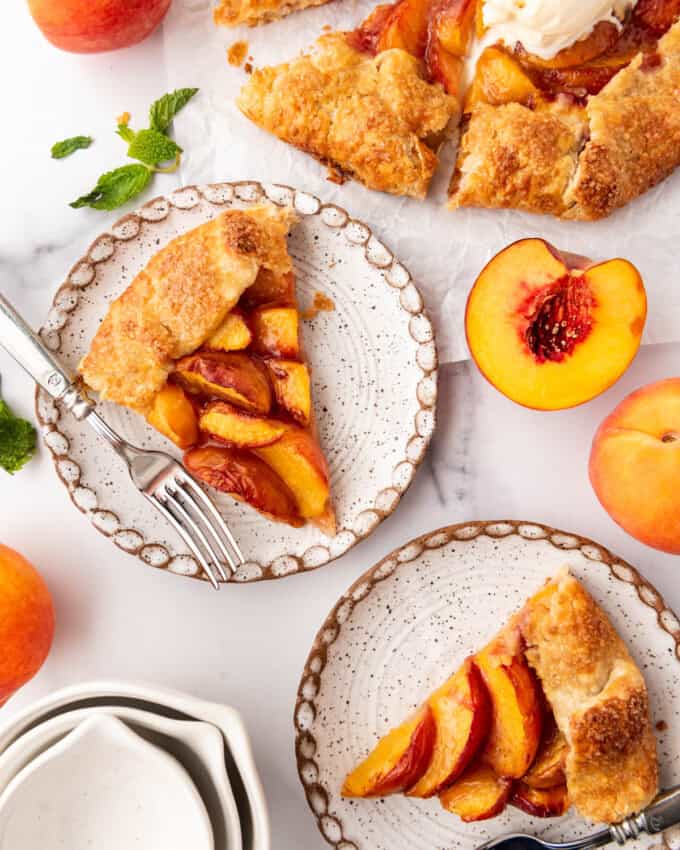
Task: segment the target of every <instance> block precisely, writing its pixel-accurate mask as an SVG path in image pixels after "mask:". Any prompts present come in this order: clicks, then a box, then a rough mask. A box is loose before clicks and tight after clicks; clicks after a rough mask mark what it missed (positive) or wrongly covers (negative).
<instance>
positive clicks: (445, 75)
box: [425, 38, 463, 97]
mask: <svg viewBox="0 0 680 850" xmlns="http://www.w3.org/2000/svg"><path fill="white" fill-rule="evenodd" d="M425 64H426V66H427V72H428V74H429V76H430V79H431V80H433V81H434V82H437V83H441V84H442V86H443V87H444V90H445V91H446V93H447V94H450V95H452V96H454V97H456V96H457V95H458V93H459V91H460V87H461V81H462V78H463V60H462V59H461V58H459V57H458V56H453V55H452V54H451V53H449V52H448V51H447V50H445V48H444V47H443V45H442V43H441V42H440V41H439V39H437V38H432V39H430V41H429V42H428V44H427V50H426V52H425Z"/></svg>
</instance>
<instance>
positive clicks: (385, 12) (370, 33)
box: [347, 3, 394, 56]
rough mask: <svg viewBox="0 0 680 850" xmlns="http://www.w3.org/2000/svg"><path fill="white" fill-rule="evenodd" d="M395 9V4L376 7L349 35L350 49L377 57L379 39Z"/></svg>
mask: <svg viewBox="0 0 680 850" xmlns="http://www.w3.org/2000/svg"><path fill="white" fill-rule="evenodd" d="M393 8H394V4H393V3H383V4H381V5H380V6H376V7H375V9H374V10H373V11H372V12H371V14H370V15H369V16H368V17H367V18H365V19H364V20H363V21H362V22H361V24H359V26H358V27H357V28H356V29H355V30H353V31H352V32H348V33H347V41H348V43H349V45H350V47H353V48H354V49H355V50H360V51H361V52H362V53H370V54H371V55H372V56H375V54H376V53H377V52H378V39H379V38H380V34H381V33H382V31H383V30H384V29H385V26H386V25H387V21H388V19H389V17H390V15H391V14H392V9H393Z"/></svg>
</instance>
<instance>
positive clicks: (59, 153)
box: [51, 136, 92, 159]
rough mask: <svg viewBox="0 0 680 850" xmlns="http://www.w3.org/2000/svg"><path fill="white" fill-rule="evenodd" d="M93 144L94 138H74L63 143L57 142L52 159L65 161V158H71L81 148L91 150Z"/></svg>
mask: <svg viewBox="0 0 680 850" xmlns="http://www.w3.org/2000/svg"><path fill="white" fill-rule="evenodd" d="M91 144H92V136H72V137H71V138H70V139H64V140H63V141H62V142H55V143H54V144H53V145H52V150H51V153H52V159H63V158H64V157H65V156H70V155H71V154H72V153H75V152H76V151H78V150H81V148H89V147H90V145H91Z"/></svg>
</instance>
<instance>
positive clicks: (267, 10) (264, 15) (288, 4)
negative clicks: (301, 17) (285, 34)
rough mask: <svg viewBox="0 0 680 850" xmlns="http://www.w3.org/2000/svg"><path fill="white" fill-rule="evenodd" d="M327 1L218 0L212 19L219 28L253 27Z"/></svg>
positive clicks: (321, 4)
mask: <svg viewBox="0 0 680 850" xmlns="http://www.w3.org/2000/svg"><path fill="white" fill-rule="evenodd" d="M328 2H329V0H220V2H219V4H218V5H217V6H216V7H215V9H214V11H213V18H214V20H215V23H216V24H219V25H220V26H227V27H236V26H239V25H240V24H246V25H247V26H249V27H255V26H257V25H258V24H266V23H269V21H276V20H278V19H279V18H284V17H285V16H286V15H290V14H291V12H298V11H300V10H301V9H307V8H309V7H310V6H323V4H324V3H328Z"/></svg>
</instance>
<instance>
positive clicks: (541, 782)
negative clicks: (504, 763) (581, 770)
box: [522, 720, 569, 789]
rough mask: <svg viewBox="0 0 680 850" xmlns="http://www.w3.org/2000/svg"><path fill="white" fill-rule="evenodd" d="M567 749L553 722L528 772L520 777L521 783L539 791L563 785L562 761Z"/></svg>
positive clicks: (563, 738) (562, 736)
mask: <svg viewBox="0 0 680 850" xmlns="http://www.w3.org/2000/svg"><path fill="white" fill-rule="evenodd" d="M568 749H569V747H568V744H567V742H566V740H565V737H564V735H563V734H562V733H561V732H560V730H559V729H558V728H557V727H556V726H555V721H554V720H553V721H552V723H551V724H550V726H549V728H548V732H547V734H545V733H544V735H543V740H542V741H541V745H540V747H539V749H538V753H537V754H536V758H535V759H534V762H533V764H532V765H531V767H530V768H529V771H528V772H527V773H525V774H524V776H523V777H522V781H523V782H524V783H525V784H526V785H528V786H529V787H530V788H539V789H544V788H554V787H555V786H556V785H563V784H564V782H565V781H566V780H565V776H564V761H565V759H566V757H567V750H568Z"/></svg>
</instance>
